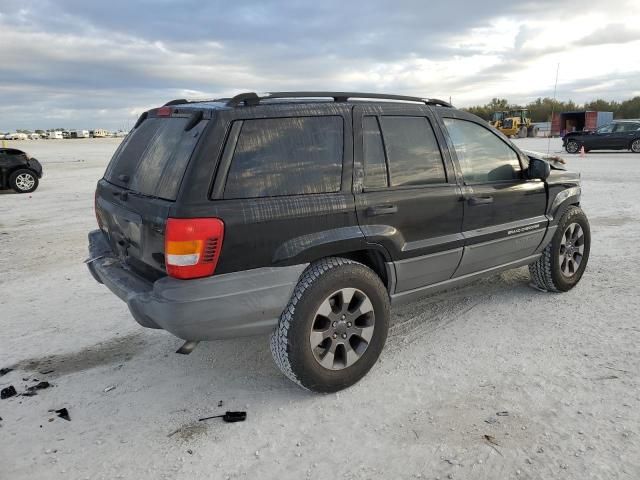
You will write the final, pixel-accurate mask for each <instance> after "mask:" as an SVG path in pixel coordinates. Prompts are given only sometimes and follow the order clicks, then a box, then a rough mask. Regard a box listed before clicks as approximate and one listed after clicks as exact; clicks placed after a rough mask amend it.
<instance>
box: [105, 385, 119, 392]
mask: <svg viewBox="0 0 640 480" xmlns="http://www.w3.org/2000/svg"><path fill="white" fill-rule="evenodd" d="M115 389H116V386H115V385H109V386H108V387H107V388H105V389H104V390H103V391H104V393H107V392H110V391H111V390H115Z"/></svg>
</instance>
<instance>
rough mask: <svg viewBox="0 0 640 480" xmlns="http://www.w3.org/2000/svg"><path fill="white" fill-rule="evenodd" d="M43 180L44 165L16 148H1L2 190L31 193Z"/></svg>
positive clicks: (0, 184)
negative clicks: (39, 181)
mask: <svg viewBox="0 0 640 480" xmlns="http://www.w3.org/2000/svg"><path fill="white" fill-rule="evenodd" d="M40 178H42V165H41V164H40V162H39V161H38V160H36V159H35V158H32V157H30V156H29V155H27V154H26V153H25V152H23V151H22V150H18V149H16V148H0V189H9V188H12V189H13V190H15V191H16V192H17V193H31V192H33V191H34V190H35V189H36V188H38V179H40Z"/></svg>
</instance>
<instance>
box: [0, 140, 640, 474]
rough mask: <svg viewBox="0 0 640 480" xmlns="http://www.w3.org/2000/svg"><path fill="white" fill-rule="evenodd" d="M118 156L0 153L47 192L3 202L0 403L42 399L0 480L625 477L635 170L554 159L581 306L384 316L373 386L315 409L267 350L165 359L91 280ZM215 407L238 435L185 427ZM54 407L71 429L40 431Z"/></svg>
mask: <svg viewBox="0 0 640 480" xmlns="http://www.w3.org/2000/svg"><path fill="white" fill-rule="evenodd" d="M118 141H119V140H116V139H88V140H58V141H56V140H50V141H33V142H12V145H15V147H16V148H23V149H25V150H26V151H28V152H29V153H31V154H32V155H33V156H35V157H37V158H38V159H40V160H41V161H42V163H43V165H44V169H45V176H44V178H43V179H42V181H41V184H40V188H39V189H38V190H37V191H36V192H34V193H33V194H31V195H15V194H13V193H2V194H0V249H1V250H0V251H2V252H3V255H1V256H0V290H1V291H2V295H0V312H1V315H0V316H1V318H2V329H1V330H0V341H1V345H2V348H0V367H5V368H14V371H10V372H8V373H7V374H6V375H4V376H2V377H1V378H0V388H4V387H6V386H8V385H10V384H14V385H15V386H16V387H17V388H18V389H19V390H22V389H24V388H25V387H26V386H28V385H24V383H23V382H22V381H21V379H22V378H23V377H28V376H30V375H37V378H38V379H39V380H40V381H48V382H51V383H52V384H54V385H55V388H50V389H46V390H42V391H40V392H39V394H38V395H37V396H35V397H28V398H24V397H13V398H9V399H6V400H3V401H2V404H0V408H1V409H2V411H1V412H0V414H1V416H2V421H1V422H0V442H1V445H2V446H1V447H0V465H2V471H3V475H5V476H6V478H11V479H13V480H17V479H23V478H24V479H30V478H45V479H46V478H52V479H53V478H56V479H57V478H92V479H100V478H109V479H113V478H149V479H162V478H171V479H174V478H175V479H189V480H193V479H210V478H231V479H237V478H247V479H251V478H292V479H300V478H310V479H314V478H317V479H320V478H347V479H349V478H353V479H360V478H394V479H404V478H407V479H408V478H431V479H433V478H464V479H481V478H482V479H484V478H492V479H494V478H501V479H503V478H504V479H506V478H521V479H533V478H536V479H537V478H563V479H580V480H583V479H586V478H594V479H596V478H597V479H600V478H602V479H610V478H628V479H637V478H640V454H639V452H640V436H639V435H640V409H639V406H640V388H639V387H640V385H639V372H640V361H639V360H640V355H639V349H638V345H640V327H639V324H638V318H639V317H638V309H639V307H640V300H639V298H640V295H639V294H640V287H639V286H638V285H639V283H640V267H639V265H640V249H639V248H638V243H637V242H638V241H640V222H639V220H640V202H639V199H640V198H639V197H640V194H639V193H638V192H639V188H638V185H639V184H640V155H634V154H630V153H623V152H608V153H589V154H587V155H586V157H585V158H581V157H579V156H569V155H567V156H566V157H565V158H567V159H568V161H569V167H570V168H572V169H575V170H578V171H580V172H581V173H582V177H583V181H584V188H583V208H584V210H585V211H586V213H587V215H588V217H589V219H590V222H591V226H592V235H593V245H592V250H591V258H590V260H589V266H588V268H587V271H586V273H585V275H584V277H583V279H582V282H581V283H580V284H579V285H578V287H576V288H575V289H573V290H572V291H571V292H569V293H566V294H549V293H543V292H540V291H537V290H534V289H532V288H530V287H529V286H528V283H529V277H528V272H527V269H526V268H521V269H518V270H515V271H511V272H507V273H504V274H501V275H497V276H494V277H491V278H488V279H484V280H481V281H478V282H475V283H474V284H471V285H469V286H466V287H464V288H461V289H458V290H454V291H449V292H443V293H439V294H437V295H435V296H432V297H427V298H426V299H424V300H422V301H420V302H416V303H413V304H411V305H407V306H404V307H402V308H396V309H394V310H393V311H392V329H391V332H390V336H389V340H388V345H387V348H386V349H385V351H384V352H383V355H382V358H381V361H380V362H379V363H378V364H377V365H376V367H374V368H373V370H372V371H371V372H370V373H369V375H368V376H367V377H366V378H365V379H364V380H363V381H361V382H360V383H359V384H357V385H356V386H354V387H352V388H351V389H348V390H346V391H343V392H340V393H337V394H331V395H314V394H311V393H309V392H306V391H304V390H302V389H300V388H299V387H297V386H296V385H294V384H293V383H292V382H291V381H289V380H287V379H286V378H285V377H284V376H283V375H282V374H280V372H279V371H278V370H277V369H276V367H275V365H274V364H273V362H272V360H271V355H270V352H269V342H268V338H267V337H264V338H262V337H257V338H245V339H235V340H227V341H216V342H208V343H201V344H200V346H199V347H198V348H197V349H196V350H195V351H194V352H193V353H192V354H191V355H188V356H184V355H175V354H174V353H173V352H174V351H175V350H176V348H177V347H178V346H179V345H180V343H181V341H180V340H178V339H177V338H174V337H172V336H171V335H169V334H167V333H165V332H162V331H154V330H148V329H143V328H141V327H139V326H138V325H137V324H136V323H135V322H134V320H133V319H132V318H131V316H130V314H129V312H128V310H127V308H126V306H125V305H124V303H122V302H121V301H120V300H118V299H117V298H116V297H115V296H114V295H113V294H111V293H110V292H109V291H108V290H107V289H106V288H105V287H104V286H101V285H98V284H97V283H96V282H95V281H94V280H93V279H92V278H91V276H90V274H89V272H88V271H87V269H86V267H85V265H84V264H83V263H82V262H83V260H84V259H85V258H86V256H87V251H86V244H87V240H86V234H87V232H88V231H89V230H91V229H93V228H95V224H96V222H95V217H94V214H93V190H94V185H95V182H96V181H97V180H98V178H99V177H100V176H101V175H102V173H103V171H104V168H105V165H106V163H107V161H108V159H109V157H110V155H111V153H112V152H113V151H114V150H115V148H116V147H117V144H118ZM519 143H520V144H522V145H523V146H525V147H527V148H530V149H533V150H545V151H546V148H547V141H546V140H544V139H523V140H521V141H519ZM559 149H560V145H559V142H558V140H553V141H552V142H551V151H558V150H559ZM45 371H46V372H47V373H46V374H41V373H38V372H45ZM109 385H117V388H116V389H115V390H112V391H110V392H109V393H108V395H106V394H105V386H109ZM221 400H222V401H224V409H228V410H247V412H248V417H247V421H245V422H241V423H231V424H227V423H224V422H209V423H206V424H205V423H203V422H197V419H198V418H200V417H203V416H207V415H215V414H220V413H224V412H223V411H222V409H221V408H219V407H218V402H219V401H221ZM63 406H64V407H66V408H68V410H69V412H70V416H71V421H70V422H67V421H64V420H62V419H60V418H58V417H55V415H54V417H55V418H51V417H52V414H51V413H49V412H48V411H49V410H52V409H53V410H55V409H60V408H62V407H63ZM497 412H509V414H508V415H507V416H503V415H501V416H498V415H496V413H497ZM50 418H51V421H50V420H49V419H50ZM487 419H491V422H489V423H488V422H486V420H487ZM172 432H175V434H172ZM170 434H171V435H170ZM486 436H488V437H489V438H491V439H493V440H494V442H491V443H489V442H488V441H486V440H485V439H486V438H487V437H486ZM185 452H186V453H187V454H186V453H185ZM190 452H193V454H189V453H190Z"/></svg>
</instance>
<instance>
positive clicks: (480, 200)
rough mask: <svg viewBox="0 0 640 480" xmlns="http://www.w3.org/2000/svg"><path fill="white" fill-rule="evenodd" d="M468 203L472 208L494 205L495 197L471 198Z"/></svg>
mask: <svg viewBox="0 0 640 480" xmlns="http://www.w3.org/2000/svg"><path fill="white" fill-rule="evenodd" d="M468 202H469V205H471V206H472V207H475V206H476V205H488V204H490V203H493V197H469V200H468Z"/></svg>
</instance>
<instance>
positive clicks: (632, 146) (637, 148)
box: [631, 140, 640, 153]
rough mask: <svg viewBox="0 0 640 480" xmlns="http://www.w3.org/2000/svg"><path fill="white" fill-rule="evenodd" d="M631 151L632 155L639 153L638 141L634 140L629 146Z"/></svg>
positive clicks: (639, 141)
mask: <svg viewBox="0 0 640 480" xmlns="http://www.w3.org/2000/svg"><path fill="white" fill-rule="evenodd" d="M631 150H632V151H633V152H634V153H640V140H636V141H634V142H633V143H632V144H631Z"/></svg>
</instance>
